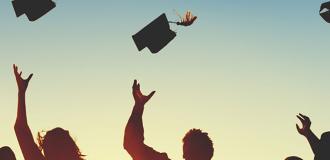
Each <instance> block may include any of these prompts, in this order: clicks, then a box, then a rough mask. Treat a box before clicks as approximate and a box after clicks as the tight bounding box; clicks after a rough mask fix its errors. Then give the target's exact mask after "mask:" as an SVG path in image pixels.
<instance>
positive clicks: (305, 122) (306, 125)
mask: <svg viewBox="0 0 330 160" xmlns="http://www.w3.org/2000/svg"><path fill="white" fill-rule="evenodd" d="M297 118H298V119H299V120H300V122H301V123H302V128H300V127H299V125H298V124H296V127H297V130H298V132H299V133H300V134H301V135H304V136H306V135H307V134H308V133H309V132H310V131H311V130H310V127H311V124H312V122H311V120H310V119H309V117H307V116H305V115H303V114H301V113H300V114H299V115H297Z"/></svg>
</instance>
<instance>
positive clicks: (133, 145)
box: [124, 80, 169, 160]
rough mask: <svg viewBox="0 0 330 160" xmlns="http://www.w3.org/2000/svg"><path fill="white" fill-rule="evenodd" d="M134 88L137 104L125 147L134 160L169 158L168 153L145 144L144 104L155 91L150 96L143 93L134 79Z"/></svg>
mask: <svg viewBox="0 0 330 160" xmlns="http://www.w3.org/2000/svg"><path fill="white" fill-rule="evenodd" d="M132 89H133V97H134V100H135V104H134V107H133V111H132V114H131V116H130V118H129V120H128V122H127V125H126V128H125V136H124V148H125V149H126V151H127V152H128V153H129V154H130V155H131V157H132V158H133V159H134V160H155V159H157V160H169V158H168V157H167V154H166V153H159V152H157V151H155V150H154V149H152V148H151V147H149V146H147V145H146V144H144V129H143V122H142V115H143V111H144V105H145V104H146V103H147V102H148V101H149V100H150V98H151V97H152V96H153V95H154V94H155V91H153V92H151V93H150V94H149V95H148V96H145V95H143V94H142V92H141V90H140V84H138V83H137V81H136V80H134V84H133V87H132Z"/></svg>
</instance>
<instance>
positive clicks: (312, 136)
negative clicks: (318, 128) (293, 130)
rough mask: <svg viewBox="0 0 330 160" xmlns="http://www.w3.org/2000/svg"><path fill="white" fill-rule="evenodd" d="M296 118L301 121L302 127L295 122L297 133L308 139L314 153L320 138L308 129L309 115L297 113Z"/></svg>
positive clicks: (309, 125)
mask: <svg viewBox="0 0 330 160" xmlns="http://www.w3.org/2000/svg"><path fill="white" fill-rule="evenodd" d="M297 118H298V119H299V120H300V121H301V123H302V128H300V127H299V125H298V124H296V127H297V130H298V133H300V134H301V135H303V136H305V137H306V139H307V140H308V143H309V145H310V146H311V148H312V151H313V153H314V154H316V152H317V150H318V146H319V145H320V144H319V143H320V139H319V138H317V136H316V135H315V134H314V133H313V131H312V130H311V129H310V127H311V124H312V122H311V121H310V119H309V117H307V116H305V115H303V114H299V115H297Z"/></svg>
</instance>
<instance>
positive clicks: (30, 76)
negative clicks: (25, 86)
mask: <svg viewBox="0 0 330 160" xmlns="http://www.w3.org/2000/svg"><path fill="white" fill-rule="evenodd" d="M32 76H33V74H30V75H29V77H28V78H27V81H28V82H29V81H30V80H31V78H32Z"/></svg>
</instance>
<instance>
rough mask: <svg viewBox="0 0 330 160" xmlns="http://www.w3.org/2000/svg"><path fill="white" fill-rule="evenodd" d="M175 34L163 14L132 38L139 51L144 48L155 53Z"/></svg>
mask: <svg viewBox="0 0 330 160" xmlns="http://www.w3.org/2000/svg"><path fill="white" fill-rule="evenodd" d="M175 36H176V33H175V32H174V31H172V30H171V29H170V25H169V22H168V20H167V18H166V15H165V13H163V14H162V15H160V16H159V17H158V18H156V19H155V20H154V21H152V22H151V23H149V24H148V25H147V26H146V27H144V28H143V29H142V30H140V31H139V32H138V33H136V34H135V35H133V36H132V38H133V40H134V42H135V45H136V47H137V48H138V50H139V51H141V50H142V49H144V48H145V47H147V48H149V50H150V51H151V53H157V52H159V51H160V50H161V49H162V48H164V47H165V46H166V45H167V44H168V43H169V42H170V41H172V40H173V39H174V37H175Z"/></svg>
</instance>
